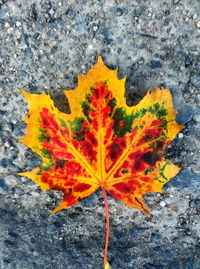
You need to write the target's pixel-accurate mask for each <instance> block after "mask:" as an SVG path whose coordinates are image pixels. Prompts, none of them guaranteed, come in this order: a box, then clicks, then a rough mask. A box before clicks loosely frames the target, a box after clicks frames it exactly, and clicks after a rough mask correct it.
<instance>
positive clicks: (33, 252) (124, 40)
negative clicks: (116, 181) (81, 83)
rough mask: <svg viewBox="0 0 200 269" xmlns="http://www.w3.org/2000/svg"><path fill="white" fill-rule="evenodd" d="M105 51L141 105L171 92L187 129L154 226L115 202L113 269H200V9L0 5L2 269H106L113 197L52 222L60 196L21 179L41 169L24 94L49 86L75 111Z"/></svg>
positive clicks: (149, 4) (149, 1)
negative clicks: (74, 95)
mask: <svg viewBox="0 0 200 269" xmlns="http://www.w3.org/2000/svg"><path fill="white" fill-rule="evenodd" d="M97 55H102V57H103V59H104V61H105V63H106V64H107V66H108V67H109V68H112V69H113V68H119V72H118V76H119V77H120V78H122V77H124V76H126V77H127V82H126V89H127V91H126V97H127V103H128V104H129V105H133V104H136V103H137V102H138V101H139V99H140V98H142V97H143V96H144V94H145V93H146V92H147V90H148V89H152V88H154V87H161V88H169V89H171V92H172V94H173V98H174V103H175V108H176V110H177V112H178V114H177V121H178V122H179V123H180V124H184V125H185V126H186V128H185V129H184V130H183V131H182V132H181V133H180V134H179V135H178V136H177V138H176V139H175V140H174V141H173V142H172V143H171V145H170V146H169V147H168V149H167V151H166V156H168V158H169V159H170V160H171V161H173V162H174V163H175V164H177V165H179V166H181V167H183V169H182V171H181V172H180V173H179V175H177V176H176V178H174V179H172V180H171V181H170V182H169V183H167V184H166V185H165V187H164V191H165V192H164V194H158V193H151V194H148V195H146V196H145V201H146V203H147V204H148V207H149V209H150V211H151V213H152V215H153V218H152V219H151V220H148V218H147V217H146V216H145V215H144V214H143V213H141V212H139V211H137V210H134V209H131V208H129V207H128V206H125V205H123V204H121V203H120V202H118V201H117V200H115V199H113V198H112V197H109V206H110V209H109V210H110V222H111V235H110V245H109V261H110V262H111V264H112V266H113V269H115V268H116V269H125V268H126V269H199V268H200V257H199V256H198V255H199V252H200V251H199V233H200V224H199V220H200V219H199V214H200V197H199V191H200V184H199V180H200V161H199V159H200V143H199V142H200V1H199V0H159V1H158V0H131V1H130V0H123V1H122V0H107V1H106V0H104V1H103V0H93V1H92V0H91V1H90V0H71V1H67V0H57V1H56V0H54V1H45V0H29V1H26V0H0V200H1V202H0V268H2V269H86V268H87V269H89V268H91V269H98V268H99V269H100V268H102V266H103V259H102V255H103V254H102V251H103V245H104V234H105V225H104V224H105V218H104V206H103V199H102V196H101V192H100V191H97V193H95V194H94V195H92V196H90V197H88V198H86V199H85V200H84V201H82V202H81V203H80V204H78V205H76V206H73V207H71V208H68V209H66V210H62V211H60V212H58V213H56V214H54V215H52V216H50V217H49V216H48V214H49V213H50V211H51V210H52V209H53V208H55V206H56V205H57V204H58V203H59V201H60V198H61V194H60V193H58V192H53V191H47V192H41V190H40V189H39V187H38V186H37V185H36V184H34V183H33V182H31V181H30V180H28V179H27V178H25V177H20V176H16V175H15V173H17V172H20V171H23V170H28V169H32V168H34V167H36V166H37V165H39V164H40V158H39V157H38V156H37V155H36V154H34V153H33V152H32V151H31V150H30V149H27V148H26V147H25V146H24V145H22V144H21V143H19V142H17V138H20V137H23V136H24V134H25V131H26V125H25V123H24V122H23V120H22V117H23V116H24V115H25V114H26V112H27V103H26V102H25V100H24V98H23V96H22V94H21V93H20V92H19V90H18V88H23V89H25V90H27V91H28V92H31V93H41V92H43V91H45V90H46V89H49V90H50V92H51V94H52V96H54V99H55V100H56V102H57V104H58V105H59V106H60V107H62V109H63V110H66V107H67V102H66V101H63V94H62V90H61V88H62V87H64V88H67V89H72V88H74V87H76V85H77V79H76V77H77V76H78V75H83V74H85V73H86V72H87V70H88V69H89V68H90V67H92V66H93V64H94V63H95V62H96V59H97Z"/></svg>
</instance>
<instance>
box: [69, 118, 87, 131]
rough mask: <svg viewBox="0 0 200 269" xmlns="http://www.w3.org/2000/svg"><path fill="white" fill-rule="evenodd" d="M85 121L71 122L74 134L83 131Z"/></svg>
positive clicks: (80, 119)
mask: <svg viewBox="0 0 200 269" xmlns="http://www.w3.org/2000/svg"><path fill="white" fill-rule="evenodd" d="M83 121H84V118H81V117H80V118H78V117H77V118H75V120H74V121H73V122H71V130H72V131H73V132H76V133H77V132H80V130H81V129H82V123H83Z"/></svg>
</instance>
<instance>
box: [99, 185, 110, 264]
mask: <svg viewBox="0 0 200 269" xmlns="http://www.w3.org/2000/svg"><path fill="white" fill-rule="evenodd" d="M101 189H102V194H103V200H104V205H105V214H106V240H105V247H104V269H110V268H111V266H110V264H109V262H108V260H107V253H108V240H109V232H110V223H109V212H108V201H107V196H106V190H105V188H104V186H101Z"/></svg>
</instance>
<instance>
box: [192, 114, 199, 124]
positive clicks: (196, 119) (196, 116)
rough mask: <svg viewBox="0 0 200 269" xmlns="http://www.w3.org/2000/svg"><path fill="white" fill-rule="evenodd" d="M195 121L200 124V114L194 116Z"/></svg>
mask: <svg viewBox="0 0 200 269" xmlns="http://www.w3.org/2000/svg"><path fill="white" fill-rule="evenodd" d="M193 119H194V121H195V122H196V123H200V113H196V114H194V116H193Z"/></svg>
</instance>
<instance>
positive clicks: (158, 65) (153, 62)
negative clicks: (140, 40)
mask: <svg viewBox="0 0 200 269" xmlns="http://www.w3.org/2000/svg"><path fill="white" fill-rule="evenodd" d="M160 67H162V63H161V62H159V61H151V68H160Z"/></svg>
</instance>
